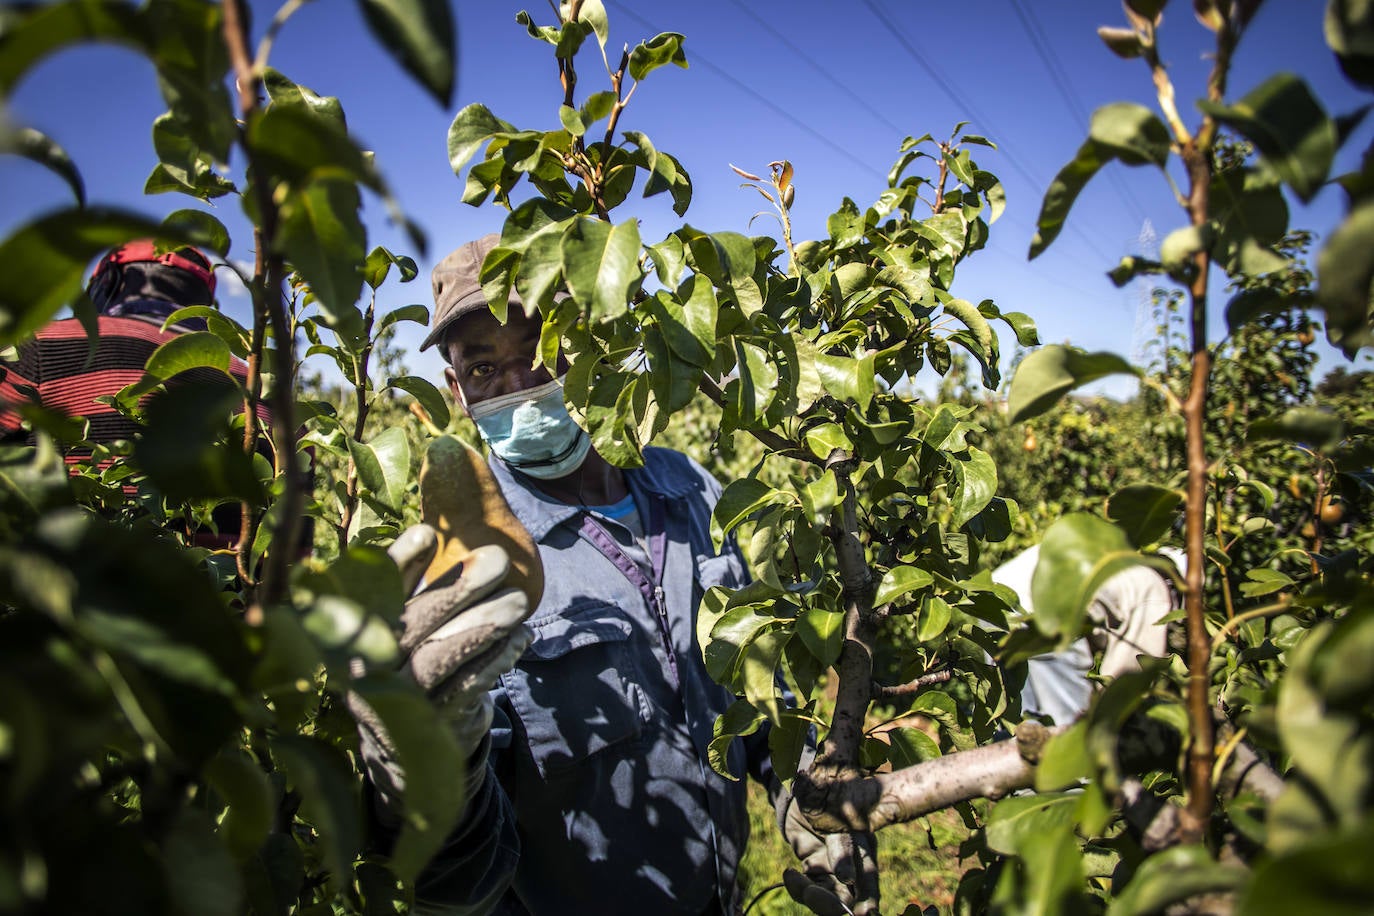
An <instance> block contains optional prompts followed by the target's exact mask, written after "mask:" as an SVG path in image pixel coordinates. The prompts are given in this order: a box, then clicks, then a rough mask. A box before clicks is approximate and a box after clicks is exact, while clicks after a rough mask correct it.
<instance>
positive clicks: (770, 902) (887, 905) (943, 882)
mask: <svg viewBox="0 0 1374 916" xmlns="http://www.w3.org/2000/svg"><path fill="white" fill-rule="evenodd" d="M749 826H750V833H749V845H748V847H747V848H746V849H745V851H744V859H743V860H742V861H741V862H740V867H739V884H740V887H741V889H742V891H743V893H742V897H743V900H744V903H745V904H746V905H748V904H749V903H750V902H751V901H753V900H754V898H755V897H756V896H757V895H758V894H760V893H761V892H764V891H765V889H766V888H768V887H770V886H771V885H775V884H781V882H782V872H783V869H785V868H795V867H797V865H798V862H797V857H796V856H795V855H793V854H792V850H791V848H790V847H788V845H787V842H786V841H785V840H784V839H783V838H782V834H781V833H780V832H779V831H778V827H777V822H776V820H775V819H774V817H773V808H772V806H771V805H770V804H768V795H767V793H766V792H765V791H764V789H763V787H762V786H759V785H758V784H756V783H754V782H753V781H752V780H751V781H750V783H749ZM967 836H968V830H967V828H965V827H964V824H963V821H961V820H960V819H959V815H958V814H956V813H954V812H953V811H941V812H939V813H937V814H933V815H931V816H930V817H928V818H922V819H921V820H919V821H914V822H912V823H909V824H898V825H896V826H893V827H888V828H886V829H884V830H882V831H881V832H880V833H879V834H878V869H879V876H878V877H879V893H880V894H881V898H882V905H883V912H885V913H901V912H902V911H903V910H904V909H905V908H906V907H907V905H908V904H916V905H917V908H918V910H919V909H920V908H923V907H927V906H931V905H934V906H935V907H936V908H937V909H939V911H940V912H941V913H948V912H950V908H951V906H952V904H953V902H954V891H955V888H957V887H958V885H959V878H960V876H961V875H963V873H964V870H965V868H967V867H970V866H971V865H972V863H971V862H970V863H967V864H961V863H960V861H959V844H960V843H961V842H962V841H963V840H964V838H965V837H967ZM808 914H809V911H808V910H806V908H804V907H802V906H801V905H800V904H797V903H793V902H792V898H790V897H788V896H787V892H786V891H785V890H783V889H782V888H781V887H779V888H778V889H777V890H773V891H768V892H767V893H764V894H763V896H762V898H761V899H759V901H758V903H756V904H754V907H753V909H751V910H750V911H749V916H808Z"/></svg>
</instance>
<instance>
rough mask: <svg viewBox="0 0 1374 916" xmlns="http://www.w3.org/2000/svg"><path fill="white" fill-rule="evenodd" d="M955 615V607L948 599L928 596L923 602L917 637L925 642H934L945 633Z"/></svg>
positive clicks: (917, 625) (917, 626) (918, 620)
mask: <svg viewBox="0 0 1374 916" xmlns="http://www.w3.org/2000/svg"><path fill="white" fill-rule="evenodd" d="M953 616H954V609H953V608H952V607H950V606H949V602H948V601H946V600H945V599H943V598H939V597H936V596H934V595H928V596H926V599H925V600H924V601H922V602H921V614H920V617H919V618H918V619H917V623H916V638H917V639H918V640H919V641H921V642H923V643H929V642H934V641H935V640H936V639H938V638H940V637H941V636H942V635H944V632H945V630H946V629H947V628H948V627H949V622H950V620H951V619H952V618H953Z"/></svg>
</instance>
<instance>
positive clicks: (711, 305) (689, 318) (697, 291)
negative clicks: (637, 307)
mask: <svg viewBox="0 0 1374 916" xmlns="http://www.w3.org/2000/svg"><path fill="white" fill-rule="evenodd" d="M648 305H649V310H650V311H651V312H652V313H653V314H654V316H655V317H656V318H657V319H658V323H659V327H660V328H661V329H662V330H663V336H664V338H665V339H666V340H667V341H668V346H669V347H670V348H672V350H673V352H674V353H676V354H677V355H678V356H679V357H681V359H682V360H683V362H686V363H687V364H689V365H692V366H700V367H703V368H704V367H706V366H708V365H710V363H711V360H712V359H713V358H714V357H715V347H716V320H717V316H718V315H719V304H718V303H717V301H716V291H715V289H714V288H713V287H712V286H711V284H710V283H708V282H706V278H705V277H701V276H699V275H696V274H693V275H692V276H690V277H688V278H687V279H686V280H684V281H683V283H682V285H681V286H680V287H679V288H678V290H677V295H676V296H673V295H670V294H669V293H668V292H667V291H666V290H660V291H659V292H658V293H656V294H655V295H654V296H653V297H652V298H650V299H649V300H648Z"/></svg>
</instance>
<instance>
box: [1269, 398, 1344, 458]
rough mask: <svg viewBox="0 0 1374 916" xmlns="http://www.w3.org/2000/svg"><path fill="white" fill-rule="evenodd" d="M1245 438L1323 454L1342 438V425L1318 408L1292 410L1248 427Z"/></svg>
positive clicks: (1294, 408)
mask: <svg viewBox="0 0 1374 916" xmlns="http://www.w3.org/2000/svg"><path fill="white" fill-rule="evenodd" d="M1246 438H1247V439H1250V440H1252V441H1253V440H1259V439H1282V440H1285V441H1288V442H1295V443H1298V444H1301V445H1307V446H1310V447H1312V448H1314V449H1316V450H1318V451H1326V450H1329V449H1331V448H1332V447H1334V446H1335V445H1337V444H1338V443H1340V441H1341V440H1342V439H1344V438H1345V423H1344V422H1342V421H1341V418H1340V417H1338V416H1336V415H1335V414H1334V413H1331V412H1329V411H1326V410H1323V409H1321V408H1319V407H1293V408H1290V409H1288V410H1286V411H1284V413H1283V414H1281V415H1279V416H1277V417H1273V418H1268V419H1264V420H1256V421H1255V422H1253V423H1251V424H1250V428H1249V429H1248V430H1247V431H1246Z"/></svg>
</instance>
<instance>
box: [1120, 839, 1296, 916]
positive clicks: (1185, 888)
mask: <svg viewBox="0 0 1374 916" xmlns="http://www.w3.org/2000/svg"><path fill="white" fill-rule="evenodd" d="M1247 877H1248V872H1247V871H1246V869H1245V868H1243V867H1241V866H1240V865H1221V864H1219V863H1217V862H1216V860H1214V859H1213V858H1212V854H1211V853H1210V852H1208V851H1207V849H1206V847H1204V846H1172V847H1170V848H1168V849H1164V850H1161V851H1159V852H1157V853H1155V854H1154V855H1152V856H1150V857H1149V858H1147V859H1146V860H1145V861H1144V862H1142V863H1141V864H1140V867H1139V868H1137V869H1136V872H1135V874H1134V875H1132V876H1131V881H1130V883H1129V884H1127V885H1126V886H1125V887H1123V888H1122V889H1121V891H1120V892H1119V893H1118V894H1117V896H1116V899H1115V900H1113V901H1112V902H1111V905H1110V906H1109V907H1108V908H1107V916H1146V914H1150V913H1162V912H1164V911H1165V910H1166V909H1167V908H1168V907H1169V906H1170V905H1171V904H1174V903H1182V902H1183V901H1185V900H1187V899H1188V898H1189V897H1192V896H1194V895H1195V894H1206V893H1227V892H1231V891H1236V890H1239V889H1240V888H1241V887H1243V886H1244V885H1245V883H1246V878H1247ZM1308 903H1310V901H1308ZM1300 908H1301V909H1304V910H1308V911H1309V912H1312V910H1311V909H1310V908H1309V907H1308V905H1307V904H1304V905H1303V906H1302V907H1300Z"/></svg>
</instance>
